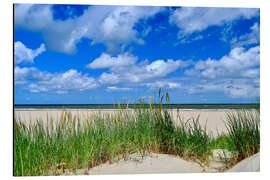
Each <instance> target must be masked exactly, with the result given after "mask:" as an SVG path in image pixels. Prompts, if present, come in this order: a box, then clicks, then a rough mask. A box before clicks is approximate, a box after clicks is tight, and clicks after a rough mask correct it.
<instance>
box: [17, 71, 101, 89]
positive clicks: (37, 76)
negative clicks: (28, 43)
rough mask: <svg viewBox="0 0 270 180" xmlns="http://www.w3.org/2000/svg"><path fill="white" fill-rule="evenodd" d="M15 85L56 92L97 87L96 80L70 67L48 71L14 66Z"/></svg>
mask: <svg viewBox="0 0 270 180" xmlns="http://www.w3.org/2000/svg"><path fill="white" fill-rule="evenodd" d="M14 74H15V85H21V84H24V86H23V87H24V88H26V89H28V90H29V91H30V92H34V93H39V92H56V93H58V94H63V93H67V92H69V91H86V90H91V89H95V88H98V87H99V85H98V83H97V82H96V80H95V79H94V78H92V77H89V76H88V75H86V74H84V75H83V74H82V73H80V72H78V71H77V70H74V69H70V70H68V71H66V72H63V73H54V74H52V73H48V72H42V71H39V70H38V69H36V68H33V67H31V68H26V67H24V68H20V67H15V72H14Z"/></svg>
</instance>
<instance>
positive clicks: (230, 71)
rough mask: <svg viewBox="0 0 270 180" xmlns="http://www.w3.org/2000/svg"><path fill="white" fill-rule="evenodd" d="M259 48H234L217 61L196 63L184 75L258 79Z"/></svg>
mask: <svg viewBox="0 0 270 180" xmlns="http://www.w3.org/2000/svg"><path fill="white" fill-rule="evenodd" d="M259 65H260V47H259V46H256V47H252V48H250V49H248V50H245V49H244V48H242V47H241V48H239V47H238V48H234V49H232V50H231V52H230V54H229V55H226V56H223V57H222V58H221V59H219V60H213V59H208V60H206V61H202V60H201V61H198V62H197V63H196V64H195V66H194V69H190V70H187V71H186V72H185V74H186V75H190V76H193V75H197V76H200V77H204V78H211V79H213V78H257V77H259Z"/></svg>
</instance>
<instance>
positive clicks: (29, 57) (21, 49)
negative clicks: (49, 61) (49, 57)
mask: <svg viewBox="0 0 270 180" xmlns="http://www.w3.org/2000/svg"><path fill="white" fill-rule="evenodd" d="M44 51H46V48H45V45H44V44H41V45H40V47H39V48H37V49H35V50H32V49H29V48H27V47H26V46H25V45H24V44H23V43H22V42H21V41H17V42H15V44H14V61H15V62H14V63H15V65H18V64H20V63H23V62H26V63H33V62H34V59H35V57H37V56H38V55H39V54H41V53H42V52H44Z"/></svg>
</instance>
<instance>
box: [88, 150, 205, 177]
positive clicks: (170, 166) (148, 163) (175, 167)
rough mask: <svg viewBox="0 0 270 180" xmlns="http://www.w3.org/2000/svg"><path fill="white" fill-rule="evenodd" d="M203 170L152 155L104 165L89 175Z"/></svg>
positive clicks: (94, 169) (160, 155) (197, 171)
mask: <svg viewBox="0 0 270 180" xmlns="http://www.w3.org/2000/svg"><path fill="white" fill-rule="evenodd" d="M200 172H203V168H202V167H200V165H199V164H197V163H194V162H188V161H185V160H183V159H181V158H179V157H175V156H172V155H167V154H150V155H148V156H145V157H144V159H143V160H142V158H141V157H139V156H137V157H136V155H133V156H132V157H131V159H130V160H127V161H125V160H123V159H122V160H120V161H119V162H117V163H113V164H109V163H106V164H102V165H100V166H97V167H94V168H92V169H90V170H89V171H88V173H87V174H154V173H155V174H158V173H200Z"/></svg>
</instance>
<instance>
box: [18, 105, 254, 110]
mask: <svg viewBox="0 0 270 180" xmlns="http://www.w3.org/2000/svg"><path fill="white" fill-rule="evenodd" d="M139 106H140V105H139V104H129V105H128V106H127V105H126V104H120V108H119V105H118V104H115V105H114V104H15V105H14V109H15V110H54V109H56V110H59V109H70V110H76V109H77V110H103V109H104V110H112V109H113V110H117V109H126V108H129V109H134V108H136V107H139ZM144 106H145V107H149V104H145V105H144ZM258 106H259V104H163V105H162V108H163V109H180V110H210V109H212V110H234V109H256V108H258ZM152 107H156V108H157V107H159V104H154V105H152Z"/></svg>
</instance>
